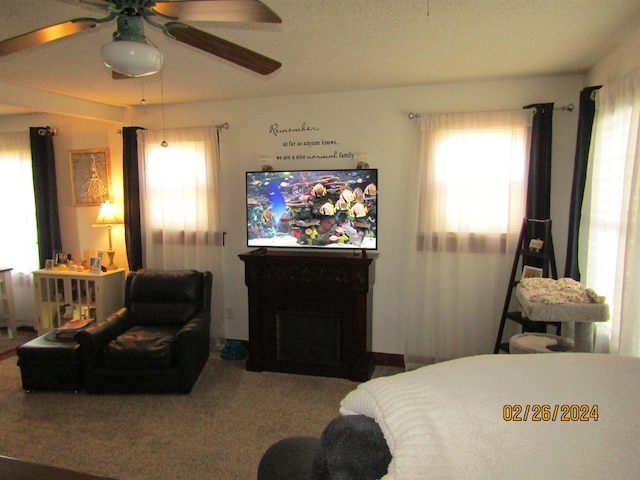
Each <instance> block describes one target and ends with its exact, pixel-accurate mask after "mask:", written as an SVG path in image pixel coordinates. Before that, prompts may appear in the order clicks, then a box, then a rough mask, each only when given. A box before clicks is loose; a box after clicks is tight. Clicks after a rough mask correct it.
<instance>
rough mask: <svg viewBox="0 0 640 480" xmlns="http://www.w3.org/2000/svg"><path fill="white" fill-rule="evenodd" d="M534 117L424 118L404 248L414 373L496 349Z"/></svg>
mask: <svg viewBox="0 0 640 480" xmlns="http://www.w3.org/2000/svg"><path fill="white" fill-rule="evenodd" d="M530 119H531V114H530V112H528V111H523V112H520V111H514V112H487V113H455V114H438V115H435V114H434V115H423V116H422V117H421V142H420V148H419V152H418V155H417V156H416V165H415V166H414V168H413V172H414V173H413V175H412V176H413V178H417V183H416V184H415V186H414V188H413V189H411V191H415V192H418V195H417V198H416V202H415V211H414V212H412V214H411V215H410V218H411V220H415V221H413V222H412V223H413V227H412V225H411V224H409V225H408V229H410V228H413V231H414V235H413V236H412V238H414V239H417V242H415V243H413V245H407V246H406V249H405V251H407V252H408V255H409V258H407V261H406V263H405V264H406V265H407V268H408V279H407V282H406V283H405V285H404V286H403V290H404V292H403V293H404V294H405V295H407V302H406V305H405V306H404V310H405V312H404V317H405V319H406V321H407V331H406V347H405V365H406V367H407V368H408V369H412V368H417V367H420V366H422V365H426V364H430V363H434V362H439V361H443V360H449V359H452V358H459V357H464V356H469V355H476V354H482V353H490V352H492V351H493V344H494V342H495V336H496V334H497V330H498V325H499V322H500V315H501V312H502V305H503V303H504V298H505V295H506V291H507V286H508V280H509V275H510V271H511V265H512V263H513V258H514V255H515V246H516V243H517V239H518V234H519V230H520V226H521V224H522V218H523V216H524V211H525V201H526V179H527V175H526V172H527V163H528V152H529V142H530ZM409 231H411V230H409ZM408 237H411V236H408Z"/></svg>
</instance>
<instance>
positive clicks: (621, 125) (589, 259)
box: [581, 69, 640, 356]
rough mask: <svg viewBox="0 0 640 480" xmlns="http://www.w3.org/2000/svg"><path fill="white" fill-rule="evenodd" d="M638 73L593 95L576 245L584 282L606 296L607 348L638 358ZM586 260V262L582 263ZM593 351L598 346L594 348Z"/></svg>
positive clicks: (603, 332)
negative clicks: (585, 191)
mask: <svg viewBox="0 0 640 480" xmlns="http://www.w3.org/2000/svg"><path fill="white" fill-rule="evenodd" d="M639 129H640V69H636V70H634V71H632V72H630V73H628V74H626V75H625V76H623V77H622V78H620V79H618V80H616V81H613V82H611V83H610V84H607V85H603V87H602V88H601V89H600V90H599V91H598V93H597V94H596V117H595V124H594V132H593V138H592V145H591V159H590V160H589V165H590V171H589V175H588V178H587V182H588V183H587V186H588V188H589V187H590V188H589V190H590V192H591V198H590V202H585V206H584V211H583V217H585V218H586V219H587V226H586V228H583V229H582V230H581V232H582V234H581V244H584V243H585V242H586V247H587V248H586V249H584V248H583V249H582V252H586V253H585V255H586V259H584V258H582V257H581V260H583V264H586V278H585V284H586V285H587V286H589V287H591V288H593V289H595V290H596V292H598V293H599V294H600V295H605V296H606V297H607V303H608V304H609V309H610V316H611V320H610V322H609V323H608V324H607V325H603V326H601V327H600V328H599V331H600V335H599V338H603V337H604V338H605V339H607V340H608V350H609V351H610V352H611V353H619V354H621V355H632V356H640V295H638V292H640V145H639V144H638V140H639V139H638V132H639ZM585 262H586V263H585ZM596 348H598V345H596Z"/></svg>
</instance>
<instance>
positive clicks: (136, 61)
mask: <svg viewBox="0 0 640 480" xmlns="http://www.w3.org/2000/svg"><path fill="white" fill-rule="evenodd" d="M102 59H103V61H104V64H105V65H106V66H107V67H109V68H111V69H112V70H113V71H115V72H118V73H122V74H123V75H128V76H130V77H144V76H146V75H153V74H154V73H158V72H159V71H160V69H161V68H162V62H163V58H162V52H160V50H158V49H157V48H156V47H154V46H153V45H149V44H148V43H143V42H135V41H130V40H114V41H112V42H109V43H106V44H104V45H103V46H102Z"/></svg>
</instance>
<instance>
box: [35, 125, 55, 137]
mask: <svg viewBox="0 0 640 480" xmlns="http://www.w3.org/2000/svg"><path fill="white" fill-rule="evenodd" d="M57 133H58V129H57V128H56V127H53V128H51V127H49V126H47V127H45V128H39V129H38V135H40V136H41V137H44V136H45V135H51V136H52V137H55V136H56V135H57Z"/></svg>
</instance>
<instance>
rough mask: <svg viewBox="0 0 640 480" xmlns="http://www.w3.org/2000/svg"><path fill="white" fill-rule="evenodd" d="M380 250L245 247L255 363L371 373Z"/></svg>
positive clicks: (335, 373) (326, 372) (357, 376)
mask: <svg viewBox="0 0 640 480" xmlns="http://www.w3.org/2000/svg"><path fill="white" fill-rule="evenodd" d="M377 256H378V255H377V254H376V253H373V254H372V253H369V254H368V255H363V254H362V252H361V251H357V252H353V251H345V252H343V251H340V252H326V251H322V252H311V251H306V250H305V251H304V252H303V251H287V250H278V251H273V250H257V251H255V252H250V253H246V254H242V255H240V256H239V257H240V259H241V260H242V261H243V262H245V284H246V285H247V287H248V292H249V358H248V359H247V363H246V368H247V370H252V371H262V370H268V371H277V372H288V373H300V374H307V375H322V376H330V377H342V378H349V379H352V380H355V381H366V380H368V379H369V378H370V377H371V373H372V371H373V360H372V355H371V318H372V312H371V309H372V301H373V283H374V280H375V274H374V265H375V260H376V258H377Z"/></svg>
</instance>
